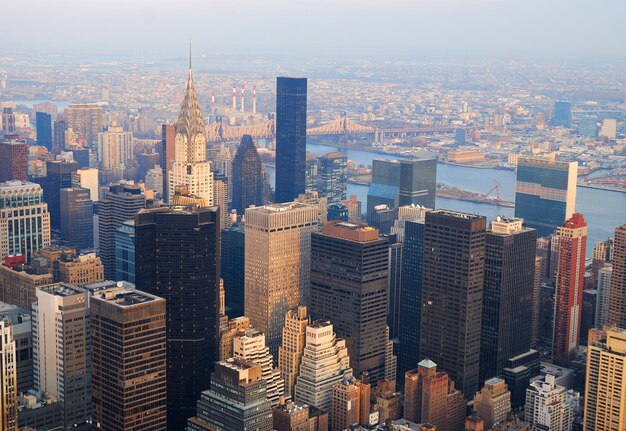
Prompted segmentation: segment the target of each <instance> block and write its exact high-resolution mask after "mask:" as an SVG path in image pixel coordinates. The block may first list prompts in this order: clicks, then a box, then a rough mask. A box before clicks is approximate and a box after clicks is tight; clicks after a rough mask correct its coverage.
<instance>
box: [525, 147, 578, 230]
mask: <svg viewBox="0 0 626 431" xmlns="http://www.w3.org/2000/svg"><path fill="white" fill-rule="evenodd" d="M577 178H578V162H557V161H554V160H550V159H546V158H542V157H521V156H520V157H519V158H518V161H517V179H516V184H515V217H516V218H521V219H524V224H525V225H526V226H528V227H530V228H533V229H537V236H539V237H544V236H548V235H551V234H552V233H554V231H555V230H556V228H557V227H558V226H561V224H563V221H564V220H566V219H568V218H569V217H571V216H572V214H574V207H575V205H576V180H577Z"/></svg>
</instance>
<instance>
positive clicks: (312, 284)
mask: <svg viewBox="0 0 626 431" xmlns="http://www.w3.org/2000/svg"><path fill="white" fill-rule="evenodd" d="M565 108H566V107H563V106H560V105H559V107H558V109H555V115H554V119H553V121H555V122H560V123H564V122H567V121H568V115H567V109H565ZM66 111H67V112H66V113H65V117H64V119H63V120H58V121H55V123H54V125H53V126H54V127H53V128H50V127H48V125H49V123H50V121H51V118H50V117H51V116H50V115H49V114H46V115H41V116H38V123H39V119H40V118H41V122H42V127H41V130H40V131H39V130H38V133H39V132H41V137H40V141H39V142H38V145H39V146H44V147H46V148H48V149H50V150H51V151H50V152H49V153H46V154H48V156H45V157H43V158H41V157H40V156H41V154H40V155H39V156H37V155H34V157H31V156H33V155H32V154H31V153H30V148H29V146H28V145H27V144H26V142H24V141H23V140H20V139H19V136H13V135H12V134H11V133H5V134H4V139H3V141H2V142H1V143H0V160H1V163H2V164H1V165H0V166H2V171H1V173H2V177H0V178H2V181H1V182H0V259H1V261H2V262H1V264H0V300H1V301H3V303H5V304H4V305H3V304H0V316H1V318H0V335H2V336H1V337H0V376H1V377H2V379H0V428H2V429H3V430H8V431H16V430H18V429H24V430H27V429H35V430H46V429H85V430H86V429H96V430H166V429H168V430H190V431H191V430H224V431H231V430H232V431H237V430H260V431H264V430H267V431H270V430H279V431H283V430H284V431H290V430H311V431H327V430H329V429H330V430H332V431H343V430H379V429H380V430H398V431H400V430H401V431H410V430H415V431H417V430H419V431H434V430H442V431H464V430H468V431H470V430H471V431H483V430H496V431H498V430H549V431H574V430H577V429H584V430H589V431H591V430H598V431H600V430H621V429H623V427H624V424H626V389H625V388H626V380H625V379H626V377H624V376H625V372H626V329H624V328H626V225H624V226H621V227H617V229H616V230H615V237H614V238H611V239H609V240H607V241H606V242H601V243H598V244H597V245H596V246H595V248H594V254H593V259H592V260H591V261H589V262H588V261H587V260H586V256H585V253H586V251H585V250H586V241H587V222H586V220H585V218H584V216H583V215H582V214H579V213H577V212H576V211H575V197H576V176H577V173H578V172H577V171H578V169H577V168H578V166H577V163H576V162H562V161H556V160H554V159H551V158H546V157H541V156H524V157H520V158H519V159H518V160H517V165H518V171H517V183H516V205H515V216H514V217H498V218H496V219H495V220H492V221H489V222H488V220H487V219H486V217H484V216H481V215H476V214H468V213H464V212H458V211H451V210H446V209H435V206H436V205H435V204H436V202H435V192H436V185H437V181H436V180H437V160H436V159H432V158H428V159H403V160H400V161H389V160H375V162H374V164H373V167H372V184H371V186H370V189H369V192H368V195H367V203H366V206H364V209H365V210H366V211H365V212H366V214H365V218H366V221H367V223H363V221H362V214H361V203H360V202H358V201H357V200H356V199H355V198H354V197H351V198H350V199H348V196H347V193H346V182H347V176H346V169H347V168H346V166H347V159H346V157H345V156H343V155H342V154H341V153H337V152H333V153H329V154H326V155H324V156H322V157H320V158H319V159H317V160H316V162H315V165H313V164H312V163H309V161H308V160H307V155H306V119H307V80H306V79H305V78H278V81H277V95H276V172H275V175H276V187H275V190H271V187H270V186H269V181H268V173H267V172H266V171H265V168H264V166H263V163H262V161H261V157H260V155H259V151H258V148H257V146H256V145H255V142H254V140H253V139H252V137H251V136H249V135H245V136H244V137H243V139H241V142H240V144H239V146H238V147H237V148H236V149H235V150H236V151H235V152H234V156H231V151H230V149H229V147H227V146H225V145H223V144H222V145H212V144H210V145H207V139H206V124H205V117H204V114H203V112H202V109H201V107H200V103H199V102H198V98H197V96H196V93H195V86H194V77H193V73H192V70H191V64H190V68H189V74H188V82H187V87H186V91H185V96H184V99H183V101H182V104H181V107H180V113H179V117H178V120H177V122H176V124H175V125H163V127H162V132H163V133H162V140H161V141H159V142H158V145H157V146H156V147H155V148H157V149H158V154H157V152H154V151H151V152H145V153H139V154H137V153H136V152H135V151H134V150H133V148H132V147H133V139H132V136H131V135H130V132H125V131H124V129H123V128H121V127H119V126H115V125H110V126H105V124H104V120H103V115H102V108H101V107H99V106H95V105H71V106H70V107H68V108H67V110H66ZM5 116H6V124H7V128H10V127H12V126H11V124H12V123H11V117H10V115H9V113H6V115H5ZM3 121H5V118H4V117H3ZM61 121H62V122H63V123H64V124H60V122H61ZM44 123H45V124H44ZM560 123H559V124H560ZM63 127H66V129H65V131H64V133H63V134H62V133H61V130H62V128H63ZM38 128H39V124H38ZM52 130H54V133H52ZM57 132H58V133H57ZM61 136H62V137H63V140H61ZM48 138H50V139H48ZM69 138H71V139H69ZM55 148H56V150H55ZM94 157H95V160H94ZM44 159H45V160H44ZM32 161H39V162H42V161H45V164H44V165H45V174H43V175H41V172H39V171H37V172H39V173H33V169H30V171H31V173H30V175H29V174H28V172H29V166H30V162H32ZM34 165H37V163H34ZM96 166H97V168H96ZM5 168H6V169H5ZM138 178H139V179H141V180H145V182H144V183H141V182H135V181H133V180H136V179H138ZM148 179H150V181H148ZM149 182H150V185H149V184H148V183H149ZM607 388H609V389H608V390H607Z"/></svg>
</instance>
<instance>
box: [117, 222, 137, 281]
mask: <svg viewBox="0 0 626 431" xmlns="http://www.w3.org/2000/svg"><path fill="white" fill-rule="evenodd" d="M115 280H120V281H128V282H130V283H133V284H134V283H135V220H134V219H132V220H126V221H125V222H124V223H123V224H122V225H121V226H120V227H118V228H117V229H116V230H115Z"/></svg>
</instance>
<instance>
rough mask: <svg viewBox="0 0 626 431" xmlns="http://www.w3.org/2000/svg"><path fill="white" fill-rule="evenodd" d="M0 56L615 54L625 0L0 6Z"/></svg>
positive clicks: (70, 1)
mask: <svg viewBox="0 0 626 431" xmlns="http://www.w3.org/2000/svg"><path fill="white" fill-rule="evenodd" d="M2 3H3V4H2V5H0V16H2V31H1V34H2V38H1V39H0V41H1V42H0V53H5V54H6V53H18V52H28V53H35V52H61V53H63V52H65V53H77V52H80V53H85V52H91V53H93V54H123V55H126V54H130V55H140V54H145V55H147V56H155V57H156V58H166V57H171V56H176V57H178V56H180V54H181V50H185V46H186V44H187V40H188V39H189V38H191V39H192V41H193V45H194V53H198V54H200V53H219V54H223V53H232V54H233V55H239V54H241V55H254V54H258V55H259V56H268V57H275V56H294V55H297V54H301V55H305V56H328V57H340V58H341V57H345V56H354V57H365V56H369V57H379V56H386V57H392V58H393V57H396V58H424V57H432V56H435V55H436V56H438V57H468V56H470V57H472V56H481V57H482V56H499V57H502V56H505V57H525V56H542V57H562V58H568V59H575V58H577V57H581V58H583V57H584V58H589V57H590V56H593V57H597V58H600V59H602V60H608V61H611V60H615V61H623V60H624V58H625V57H626V25H624V18H625V17H626V1H625V0H386V1H385V0H221V1H215V0H204V1H201V0H58V1H49V0H19V1H3V2H2Z"/></svg>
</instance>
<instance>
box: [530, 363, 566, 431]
mask: <svg viewBox="0 0 626 431" xmlns="http://www.w3.org/2000/svg"><path fill="white" fill-rule="evenodd" d="M565 392H566V391H565V388H563V387H562V386H559V385H557V384H556V380H555V377H554V376H553V375H551V374H547V375H546V376H545V379H543V380H536V381H534V382H532V383H531V384H530V386H529V387H528V389H526V408H525V411H526V413H525V419H526V421H527V422H530V423H531V425H532V426H533V429H541V430H545V431H571V429H572V423H573V422H574V411H573V410H574V409H573V405H572V404H571V403H570V402H568V401H567V400H566V399H565Z"/></svg>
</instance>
